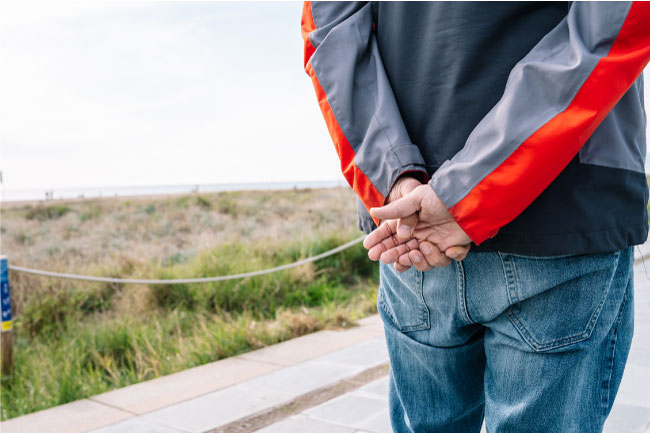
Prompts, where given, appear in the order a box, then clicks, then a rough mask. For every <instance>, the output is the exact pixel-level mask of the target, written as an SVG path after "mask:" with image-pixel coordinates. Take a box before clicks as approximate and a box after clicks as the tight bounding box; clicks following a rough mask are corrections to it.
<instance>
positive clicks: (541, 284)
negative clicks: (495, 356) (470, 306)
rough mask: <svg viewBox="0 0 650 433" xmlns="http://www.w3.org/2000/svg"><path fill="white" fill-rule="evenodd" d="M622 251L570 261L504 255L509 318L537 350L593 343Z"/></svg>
mask: <svg viewBox="0 0 650 433" xmlns="http://www.w3.org/2000/svg"><path fill="white" fill-rule="evenodd" d="M619 256H620V252H615V253H605V254H590V255H580V256H569V257H556V258H553V257H534V256H520V255H514V254H501V258H502V261H503V266H504V270H505V272H506V275H507V276H508V275H509V276H510V277H509V280H510V283H509V288H508V295H509V298H510V303H511V306H510V307H509V308H508V310H506V315H507V316H508V318H509V319H510V321H511V322H512V324H513V325H514V326H515V328H516V329H517V331H518V333H519V334H520V335H521V336H522V338H523V339H524V340H525V341H526V343H527V344H528V345H529V346H530V347H531V348H532V349H533V350H535V351H548V350H553V349H557V348H560V347H563V346H568V345H571V344H574V343H578V342H581V341H584V340H586V339H588V338H589V337H590V336H591V333H592V331H593V330H594V327H595V326H596V323H597V321H598V318H599V315H600V313H601V310H602V308H603V305H604V304H605V301H606V299H607V296H608V294H609V292H610V289H611V288H612V286H613V285H615V283H616V282H615V281H614V276H615V274H616V269H617V266H618V264H619Z"/></svg>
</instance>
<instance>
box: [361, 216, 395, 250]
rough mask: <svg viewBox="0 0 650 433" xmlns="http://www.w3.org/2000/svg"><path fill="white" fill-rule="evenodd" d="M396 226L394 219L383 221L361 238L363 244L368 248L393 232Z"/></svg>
mask: <svg viewBox="0 0 650 433" xmlns="http://www.w3.org/2000/svg"><path fill="white" fill-rule="evenodd" d="M396 227H397V221H396V220H390V221H384V222H383V223H382V224H381V225H380V226H379V227H378V228H376V229H375V230H373V231H372V233H370V234H369V235H368V236H366V238H365V239H364V240H363V246H364V247H365V248H366V249H367V250H369V249H371V248H372V247H374V246H375V245H377V244H378V243H380V242H381V241H383V240H384V239H386V238H388V237H390V236H392V235H394V234H395V230H396Z"/></svg>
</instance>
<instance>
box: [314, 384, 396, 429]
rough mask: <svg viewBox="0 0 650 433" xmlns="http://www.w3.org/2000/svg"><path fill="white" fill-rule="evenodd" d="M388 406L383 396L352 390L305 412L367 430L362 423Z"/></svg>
mask: <svg viewBox="0 0 650 433" xmlns="http://www.w3.org/2000/svg"><path fill="white" fill-rule="evenodd" d="M386 407H387V402H386V400H384V399H382V398H375V397H368V396H365V395H358V394H356V392H352V393H350V394H344V395H342V396H340V397H337V398H334V399H332V400H330V401H328V402H326V403H323V404H321V405H319V406H316V407H313V408H311V409H308V410H306V411H305V412H303V413H304V414H305V415H307V416H309V417H311V418H315V419H319V420H323V421H328V422H332V423H336V424H342V425H345V426H349V427H355V428H359V429H364V430H367V429H366V428H363V427H361V424H362V423H363V422H365V421H367V420H369V419H370V418H372V417H373V416H375V415H378V414H379V413H380V412H381V411H383V410H384V409H386Z"/></svg>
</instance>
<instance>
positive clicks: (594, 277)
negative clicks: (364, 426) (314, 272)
mask: <svg viewBox="0 0 650 433" xmlns="http://www.w3.org/2000/svg"><path fill="white" fill-rule="evenodd" d="M633 260H634V254H633V250H632V247H630V248H626V249H623V250H621V251H617V252H615V253H605V254H594V255H580V256H561V257H531V256H521V255H516V254H503V253H496V252H495V253H470V254H469V255H468V256H467V258H466V259H465V260H464V261H462V262H453V263H452V264H451V265H450V266H448V267H446V268H436V269H434V270H432V271H428V272H420V271H417V270H416V269H415V268H411V269H410V270H408V271H406V272H404V273H399V272H397V271H395V269H394V268H393V267H392V266H390V265H384V264H383V263H382V264H381V265H380V275H381V277H380V288H379V293H378V298H377V304H378V309H379V313H380V315H381V317H382V319H383V321H384V328H385V332H386V341H387V343H388V351H389V354H390V361H391V369H390V380H389V383H390V390H389V406H390V417H391V423H392V426H393V430H394V432H395V433H403V432H427V433H433V432H444V433H455V432H457V433H472V432H477V433H478V432H479V430H480V428H481V423H482V421H483V418H484V417H485V424H486V428H487V431H488V433H515V432H521V433H524V432H525V433H533V432H540V433H549V432H553V433H568V432H576V433H592V432H601V431H602V428H603V423H604V422H605V418H606V417H607V415H608V414H609V411H610V409H611V407H612V403H613V402H614V397H615V396H616V392H617V390H618V386H619V384H620V380H621V376H622V375H623V369H624V367H625V362H626V360H627V355H628V352H629V349H630V343H631V341H632V332H633V315H634V311H633V308H634V307H633V305H634V303H633V301H632V297H633Z"/></svg>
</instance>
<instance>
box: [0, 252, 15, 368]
mask: <svg viewBox="0 0 650 433" xmlns="http://www.w3.org/2000/svg"><path fill="white" fill-rule="evenodd" d="M0 312H1V314H2V330H1V331H0V349H1V350H0V352H1V353H2V374H3V375H6V374H9V372H10V371H11V368H12V365H13V330H12V321H11V291H10V290H9V260H8V259H7V256H0Z"/></svg>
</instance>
